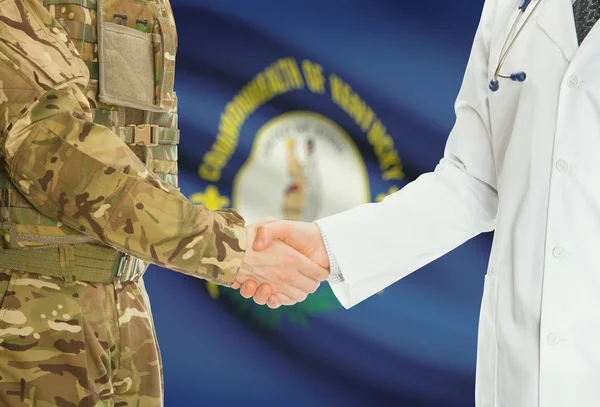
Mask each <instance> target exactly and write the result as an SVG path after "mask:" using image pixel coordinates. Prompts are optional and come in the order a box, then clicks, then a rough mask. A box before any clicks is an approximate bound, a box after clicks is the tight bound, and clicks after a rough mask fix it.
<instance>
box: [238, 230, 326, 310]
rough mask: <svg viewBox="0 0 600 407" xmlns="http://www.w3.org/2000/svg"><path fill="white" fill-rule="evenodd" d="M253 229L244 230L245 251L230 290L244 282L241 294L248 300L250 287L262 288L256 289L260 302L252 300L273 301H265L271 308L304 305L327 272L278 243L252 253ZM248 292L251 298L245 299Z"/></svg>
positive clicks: (254, 235)
mask: <svg viewBox="0 0 600 407" xmlns="http://www.w3.org/2000/svg"><path fill="white" fill-rule="evenodd" d="M257 227H258V225H250V226H248V227H247V228H246V231H247V234H248V237H247V239H248V242H249V247H248V248H247V250H246V254H245V256H244V261H243V265H242V267H241V269H240V271H239V273H238V276H237V278H236V284H234V286H233V287H234V288H238V287H239V286H240V285H242V284H244V283H245V282H248V284H250V286H244V289H243V290H242V291H241V293H242V295H243V296H244V297H246V298H250V297H252V296H254V294H256V289H254V290H252V285H254V287H256V286H257V285H259V284H262V285H265V286H264V287H261V288H259V289H258V291H257V292H258V293H259V294H261V295H260V299H257V298H256V297H255V300H256V302H257V303H259V304H261V303H262V304H264V303H265V302H267V300H266V299H271V297H274V298H273V300H271V301H269V306H271V307H272V308H276V307H277V306H279V305H293V304H296V303H297V302H301V301H304V300H305V299H306V297H307V296H308V294H310V293H313V292H315V291H316V290H317V288H318V287H319V285H320V283H321V282H322V281H325V280H326V279H327V277H328V276H329V271H328V270H327V269H326V268H324V267H322V266H320V265H318V264H317V263H315V262H314V261H312V260H310V259H308V258H307V257H306V256H305V255H303V254H301V253H300V252H299V251H297V250H295V249H293V248H291V247H290V246H288V245H286V244H284V243H283V242H282V241H279V240H276V241H272V242H269V246H268V247H263V248H262V251H261V252H257V251H255V250H254V249H253V248H252V246H251V245H252V243H253V242H254V241H255V237H256V232H257ZM250 292H252V294H251V295H248V294H249V293H250ZM265 294H267V295H265ZM275 300H276V301H275Z"/></svg>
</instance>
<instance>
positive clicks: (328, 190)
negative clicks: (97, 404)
mask: <svg viewBox="0 0 600 407" xmlns="http://www.w3.org/2000/svg"><path fill="white" fill-rule="evenodd" d="M172 6H173V9H174V12H175V17H176V21H177V24H178V35H179V51H178V56H177V64H178V65H177V75H176V91H177V93H178V97H179V103H180V105H179V123H180V128H181V133H182V142H181V145H180V150H179V162H180V164H179V171H180V187H181V190H182V192H183V193H184V194H186V196H188V197H189V198H190V199H191V200H192V201H193V202H195V203H197V204H203V205H206V206H207V207H209V208H211V209H219V208H225V207H233V208H235V209H237V210H238V211H239V212H240V213H241V214H242V215H243V216H244V218H245V219H246V221H247V222H248V223H251V222H254V221H257V220H259V219H261V218H263V217H265V216H272V217H276V218H282V219H292V220H303V221H311V220H314V219H318V218H321V217H324V216H328V215H331V214H334V213H337V212H340V211H344V210H347V209H350V208H353V207H355V206H357V205H360V204H362V203H366V202H376V201H380V200H382V199H383V198H384V197H385V196H387V195H388V194H391V193H394V192H396V191H398V190H399V189H401V188H402V187H403V186H405V185H406V184H407V183H408V182H410V181H412V180H414V179H415V178H416V177H418V176H419V175H420V174H421V173H423V172H426V171H431V170H432V169H433V168H434V167H435V165H436V163H437V162H438V161H439V159H440V158H441V156H442V154H443V147H444V143H445V140H446V138H447V135H448V132H449V131H450V129H451V127H452V124H453V121H454V114H453V103H454V99H455V97H456V94H457V92H458V89H459V86H460V83H461V80H462V76H463V71H464V68H465V66H466V62H467V59H468V55H469V51H470V45H471V41H472V38H473V35H474V33H475V28H476V26H477V23H478V19H479V14H480V12H481V8H482V0H465V1H464V2H460V3H457V2H447V1H443V0H433V1H429V2H427V3H422V2H417V3H415V2H408V1H396V2H389V1H383V0H375V1H374V0H370V1H367V0H358V1H335V0H320V1H318V2H317V1H307V0H303V1H302V0H286V1H285V2H282V1H275V0H254V1H242V0H229V1H214V0H212V1H211V0H172ZM390 227H391V228H393V227H394V225H390ZM357 233H360V232H359V231H357ZM397 233H398V234H410V233H411V231H410V230H398V231H397ZM489 244H490V236H483V237H479V238H477V239H475V240H473V241H471V242H469V243H468V244H466V245H465V246H463V247H462V248H460V249H458V250H456V251H455V252H453V253H451V254H449V255H447V256H445V257H444V258H442V259H440V260H438V261H436V262H434V263H433V264H431V265H429V266H427V267H425V268H424V269H422V270H420V271H418V272H417V273H415V274H413V275H411V276H409V277H408V278H406V279H404V280H402V281H400V282H399V283H397V284H395V285H393V286H391V287H389V288H387V289H386V290H384V291H383V292H381V293H379V294H378V295H376V296H375V297H373V298H371V299H369V300H367V301H365V302H364V303H362V304H360V305H358V306H356V307H354V308H353V309H351V310H344V309H342V308H341V306H340V305H339V303H338V302H337V300H336V299H335V297H334V296H333V294H332V293H331V290H330V289H329V287H328V286H327V284H324V285H323V286H322V288H320V289H319V290H318V291H317V292H316V293H315V294H313V295H311V296H309V298H308V300H307V301H306V302H304V303H302V304H298V305H296V306H294V307H290V308H282V309H279V310H269V309H268V308H266V307H258V306H255V305H254V304H253V302H252V301H248V300H245V299H243V298H242V297H240V296H239V294H238V293H237V292H236V291H233V290H229V289H224V288H222V287H217V286H214V285H211V284H207V283H206V282H204V281H202V280H193V279H191V278H189V277H186V276H182V275H179V274H177V273H174V272H171V271H165V270H159V269H158V268H156V267H152V268H151V270H149V272H148V273H147V274H146V277H145V280H146V284H147V286H148V290H149V292H150V295H151V301H152V305H153V310H154V315H155V323H156V327H157V331H158V337H159V342H160V344H161V349H162V352H163V361H164V374H165V394H166V406H167V407H171V406H197V405H198V406H199V405H203V406H217V405H218V406H230V405H253V406H254V405H257V406H258V405H265V406H272V405H285V406H309V405H314V406H384V405H385V406H387V405H394V406H410V407H412V406H435V407H445V406H461V407H462V406H469V405H473V404H474V403H473V399H474V369H475V354H476V334H477V319H478V313H479V305H480V301H481V289H482V283H483V275H484V274H485V268H486V264H487V256H488V251H489Z"/></svg>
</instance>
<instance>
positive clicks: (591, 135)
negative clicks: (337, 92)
mask: <svg viewBox="0 0 600 407" xmlns="http://www.w3.org/2000/svg"><path fill="white" fill-rule="evenodd" d="M540 1H541V2H542V3H540V6H539V7H538V8H537V10H536V11H535V14H533V16H532V18H531V20H530V21H529V23H528V24H527V25H526V26H525V28H524V29H523V32H522V34H521V36H520V37H519V38H518V40H517V41H516V43H515V45H514V46H513V48H512V50H511V52H510V54H509V56H508V58H507V60H506V63H505V65H504V69H503V73H509V74H510V73H512V72H515V71H521V70H523V71H525V72H526V73H527V80H526V81H525V82H524V83H522V84H519V83H513V82H511V81H510V80H508V81H507V80H501V81H500V90H499V91H498V92H496V93H492V92H491V91H490V90H489V89H488V83H489V81H490V79H491V77H492V75H493V71H494V69H495V67H496V61H497V58H498V54H499V49H500V47H501V45H502V41H503V39H504V37H505V34H506V32H507V31H508V29H509V27H510V25H511V23H512V21H513V18H514V17H515V15H516V13H517V6H518V5H519V3H520V2H521V0H487V1H486V3H485V5H484V10H483V14H482V19H481V22H480V26H479V29H478V31H477V34H476V37H475V42H474V45H473V49H472V54H471V57H470V60H469V63H468V67H467V70H466V74H465V78H464V83H463V86H462V88H461V91H460V94H459V96H458V99H457V103H456V115H457V120H456V124H455V126H454V128H453V130H452V132H451V134H450V137H449V139H448V142H447V146H446V150H445V155H444V158H443V159H442V160H441V162H440V164H439V165H438V166H437V168H436V169H435V171H434V172H432V173H429V174H425V175H422V176H421V177H419V178H418V180H416V181H415V182H413V183H411V184H409V185H408V186H406V187H405V188H403V189H402V190H401V191H400V192H398V193H396V194H394V195H392V196H389V197H388V198H387V199H386V200H385V201H384V202H382V203H379V204H367V205H363V206H361V207H358V208H356V209H353V210H350V211H348V212H344V213H341V214H338V215H335V216H332V217H329V218H325V219H323V220H321V221H319V225H320V227H321V228H322V230H323V232H324V233H325V235H326V236H327V238H328V241H329V243H330V245H331V248H332V250H333V253H334V254H335V257H336V258H337V261H338V263H339V265H340V267H341V270H342V272H343V275H344V278H345V281H346V282H345V283H343V284H333V290H334V292H335V294H336V296H337V297H338V299H339V300H340V302H341V303H342V304H343V305H344V306H345V307H351V306H353V305H355V304H357V303H359V302H361V301H363V300H364V299H366V298H367V297H369V296H371V295H373V294H374V293H376V292H378V291H380V290H381V289H383V288H385V287H387V286H388V285H390V284H392V283H394V282H396V281H398V280H399V279H401V278H403V277H405V276H406V275H408V274H409V273H411V272H413V271H414V270H416V269H418V268H420V267H422V266H423V265H425V264H427V263H429V262H431V261H432V260H434V259H436V258H438V257H440V256H441V255H443V254H445V253H446V252H448V251H450V250H452V249H453V248H455V247H457V246H458V245H460V244H462V243H463V242H465V241H466V240H468V239H470V238H472V237H473V236H475V235H478V234H480V233H482V232H484V231H490V230H493V229H495V238H494V243H493V247H492V252H491V256H490V262H489V267H488V271H487V275H486V278H485V286H484V294H483V300H482V305H481V316H480V321H479V339H478V357H477V379H476V396H475V397H476V405H477V406H478V407H536V406H539V407H591V406H600V23H599V24H598V25H596V26H595V27H594V28H593V29H592V30H591V32H590V33H589V34H588V37H587V38H586V40H585V41H584V42H583V44H582V45H581V47H578V45H577V39H576V33H575V24H574V18H573V10H572V2H571V0H540ZM535 2H536V0H534V1H533V2H532V4H531V5H530V6H529V7H533V5H535Z"/></svg>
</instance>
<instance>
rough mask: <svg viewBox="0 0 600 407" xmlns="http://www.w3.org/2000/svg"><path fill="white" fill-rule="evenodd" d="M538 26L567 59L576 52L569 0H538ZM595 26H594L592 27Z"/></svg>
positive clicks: (570, 58)
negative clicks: (539, 2)
mask: <svg viewBox="0 0 600 407" xmlns="http://www.w3.org/2000/svg"><path fill="white" fill-rule="evenodd" d="M539 1H541V2H542V3H541V4H540V7H539V8H540V10H539V14H538V16H537V18H536V21H537V24H538V26H539V27H540V28H541V29H542V30H543V31H544V32H545V33H546V35H547V36H548V37H550V39H551V40H552V41H553V42H554V43H555V44H556V45H557V46H558V48H560V50H561V51H562V53H563V55H564V57H565V58H566V60H567V61H569V62H570V61H571V60H572V59H573V56H574V55H575V53H576V52H577V49H578V47H579V45H578V44H577V33H576V31H575V18H574V16H573V2H572V1H571V0H539ZM594 28H595V27H594Z"/></svg>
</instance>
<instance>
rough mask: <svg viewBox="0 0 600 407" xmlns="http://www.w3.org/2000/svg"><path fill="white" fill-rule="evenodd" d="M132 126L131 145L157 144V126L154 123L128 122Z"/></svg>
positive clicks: (148, 145) (147, 145) (149, 145)
mask: <svg viewBox="0 0 600 407" xmlns="http://www.w3.org/2000/svg"><path fill="white" fill-rule="evenodd" d="M129 126H131V127H133V134H132V137H131V138H132V140H131V144H132V145H134V146H135V145H143V146H146V147H152V146H157V145H158V126H157V125H156V124H130V125H129Z"/></svg>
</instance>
